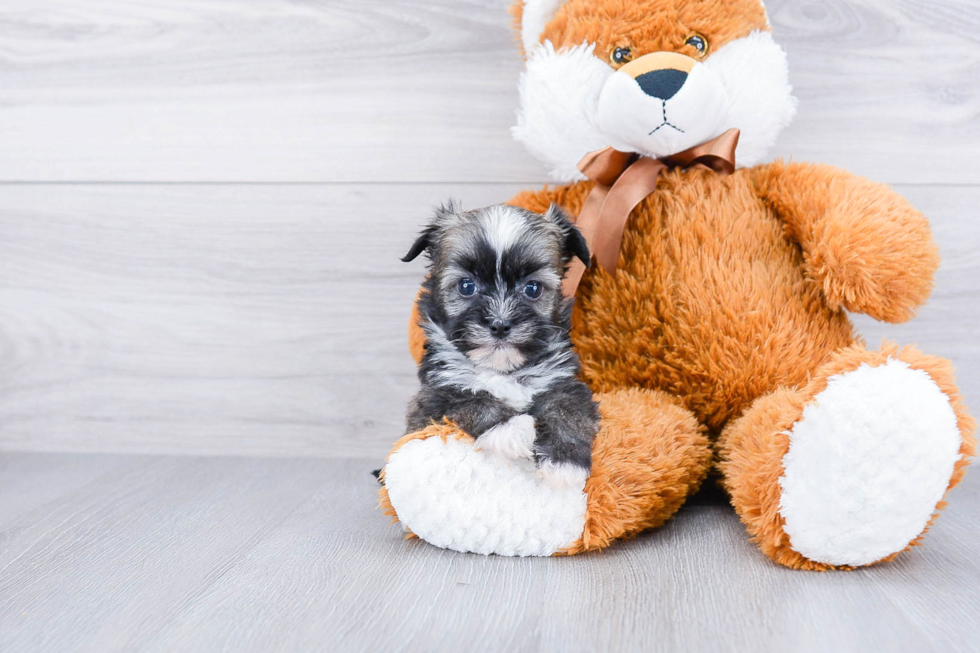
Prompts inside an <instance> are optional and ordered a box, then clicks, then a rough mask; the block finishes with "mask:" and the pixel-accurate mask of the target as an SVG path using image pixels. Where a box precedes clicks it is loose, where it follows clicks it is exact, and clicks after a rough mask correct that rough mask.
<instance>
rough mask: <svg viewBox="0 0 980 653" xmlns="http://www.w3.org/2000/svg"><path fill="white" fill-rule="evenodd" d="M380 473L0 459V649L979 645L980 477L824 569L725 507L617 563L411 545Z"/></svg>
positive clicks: (284, 464)
mask: <svg viewBox="0 0 980 653" xmlns="http://www.w3.org/2000/svg"><path fill="white" fill-rule="evenodd" d="M376 462H377V461H376V460H364V459H348V460H335V459H334V460H329V459H268V458H267V459H252V458H227V457H224V458H187V457H183V458H172V457H159V456H108V455H85V454H30V453H7V454H3V455H2V457H0V475H2V478H3V479H4V481H3V485H2V487H3V490H2V493H0V499H2V500H3V504H5V505H6V506H7V509H6V510H5V511H4V512H3V513H2V514H0V650H3V651H4V652H5V653H15V652H21V651H23V652H31V653H42V652H46V651H52V652H58V653H60V652H63V651H92V652H103V651H110V650H127V651H132V650H139V651H161V652H172V651H212V652H213V651H234V652H236V653H245V652H249V651H272V650H276V651H301V650H307V651H312V650H320V651H474V652H478V651H487V652H496V651H548V652H550V651H556V652H557V651H561V652H574V651H665V652H671V653H679V652H685V651H691V652H697V651H709V650H724V651H753V652H760V653H761V652H765V651H779V652H781V651H801V652H803V651H835V652H838V653H845V652H849V651H854V652H858V651H860V652H865V651H891V652H896V651H914V652H916V653H926V652H930V651H936V652H941V653H951V652H956V651H974V650H977V647H978V646H980V629H978V622H977V616H976V606H977V605H978V602H980V583H978V582H977V581H978V579H980V574H978V570H980V567H978V564H977V555H976V553H977V551H976V542H977V541H978V538H980V477H977V476H974V477H971V478H968V479H967V481H966V482H965V484H964V485H963V486H961V487H960V488H958V489H957V490H956V491H955V492H954V494H953V495H952V500H951V502H950V505H949V507H948V509H947V511H946V514H945V515H944V516H943V518H941V519H940V520H939V521H938V523H937V524H936V526H935V528H934V529H933V530H932V532H931V533H930V534H929V535H928V537H927V540H926V546H923V547H920V548H917V549H915V550H914V551H911V552H909V553H908V554H906V555H904V556H902V557H901V558H899V559H898V560H896V561H895V562H893V563H891V564H887V565H884V566H880V567H876V568H872V569H867V570H862V571H857V572H853V573H826V574H820V573H806V572H795V571H790V570H786V569H783V568H780V567H777V566H776V565H774V564H772V563H770V562H769V561H768V560H767V559H765V558H763V557H762V556H761V555H760V554H759V553H758V552H757V551H756V550H755V549H754V547H753V546H752V545H751V544H750V543H749V542H747V541H746V538H745V533H744V530H743V528H742V526H741V524H740V523H739V522H738V520H737V518H736V517H735V515H734V514H733V512H732V511H731V509H730V508H729V507H728V506H726V505H725V504H724V501H723V500H719V498H718V497H717V496H714V495H708V494H707V493H706V494H703V495H702V496H701V497H699V499H698V500H696V501H695V502H693V503H692V504H691V505H689V506H687V507H686V508H685V509H683V510H682V512H681V513H680V514H679V515H678V516H677V517H676V519H674V520H673V521H672V522H670V523H669V524H668V525H667V526H665V527H664V528H662V529H660V530H659V531H657V532H656V533H650V534H647V535H644V536H642V537H640V538H639V539H638V540H636V541H634V542H627V543H622V544H619V545H617V546H615V547H613V548H612V549H609V550H608V551H605V552H601V553H595V554H587V555H583V556H577V557H573V558H546V559H529V558H524V559H521V558H501V557H484V556H478V555H466V554H459V553H453V552H448V551H443V550H440V549H436V548H434V547H431V546H428V545H426V544H423V543H420V542H418V541H407V540H404V539H403V538H402V537H401V532H400V529H399V528H398V527H397V526H395V525H389V524H388V523H387V520H386V519H383V518H382V517H381V516H380V515H379V514H378V513H377V512H375V511H374V509H373V508H374V503H375V490H376V483H375V481H374V479H373V478H372V477H371V476H370V475H369V473H368V470H370V469H371V468H372V466H373V465H374V464H375V463H376ZM39 486H40V487H43V488H44V489H43V496H41V495H39V493H38V491H37V490H36V488H37V487H39ZM11 505H16V506H17V509H16V510H12V509H10V506H11Z"/></svg>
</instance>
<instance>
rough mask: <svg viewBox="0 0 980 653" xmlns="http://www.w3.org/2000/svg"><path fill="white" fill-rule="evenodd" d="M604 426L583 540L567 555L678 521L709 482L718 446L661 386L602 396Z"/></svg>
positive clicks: (588, 484) (594, 450)
mask: <svg viewBox="0 0 980 653" xmlns="http://www.w3.org/2000/svg"><path fill="white" fill-rule="evenodd" d="M596 399H597V400H598V401H599V410H600V412H601V413H602V427H601V430H600V432H599V435H598V437H597V438H596V442H595V444H594V445H593V447H592V474H591V475H590V476H589V479H588V481H586V483H585V494H586V496H587V497H588V506H587V510H586V516H585V528H584V530H583V533H582V537H581V539H580V540H578V541H576V542H575V543H574V544H572V545H571V546H570V547H568V548H567V549H566V550H565V551H564V552H565V553H569V554H572V553H580V552H582V551H590V550H592V549H601V548H603V547H606V546H609V545H610V544H611V543H612V542H613V540H616V539H619V538H623V537H632V536H634V535H636V534H637V533H639V532H640V531H643V530H646V529H648V528H655V527H657V526H660V525H661V524H663V523H664V522H665V521H667V520H668V519H670V518H671V517H672V516H673V515H674V513H675V512H677V510H678V508H680V507H681V505H683V503H684V501H685V500H686V499H687V497H688V496H690V495H691V494H693V493H694V492H696V491H697V489H698V488H699V487H701V482H702V481H703V480H704V478H705V476H707V474H708V471H709V469H710V468H711V459H712V454H711V445H710V443H709V441H708V438H707V436H706V435H705V433H704V429H703V428H702V427H701V425H700V424H698V421H697V418H695V417H694V414H693V413H691V412H690V411H688V410H687V409H686V408H683V407H681V406H680V405H679V404H678V402H677V400H676V399H674V398H673V397H671V396H670V395H668V394H666V393H664V392H659V391H656V390H639V389H629V390H619V391H616V392H609V393H605V394H598V395H596Z"/></svg>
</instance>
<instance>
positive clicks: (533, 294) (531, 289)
mask: <svg viewBox="0 0 980 653" xmlns="http://www.w3.org/2000/svg"><path fill="white" fill-rule="evenodd" d="M543 290H544V288H542V287H541V284H540V283H538V282H537V281H528V282H527V283H526V284H524V294H525V295H527V296H528V297H529V298H531V299H537V298H538V297H540V296H541V292H542V291H543Z"/></svg>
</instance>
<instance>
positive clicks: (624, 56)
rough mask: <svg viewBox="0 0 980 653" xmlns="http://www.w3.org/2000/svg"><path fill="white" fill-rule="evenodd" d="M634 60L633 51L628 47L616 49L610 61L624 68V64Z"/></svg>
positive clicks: (610, 54)
mask: <svg viewBox="0 0 980 653" xmlns="http://www.w3.org/2000/svg"><path fill="white" fill-rule="evenodd" d="M632 59H633V50H631V49H630V48H628V47H621V48H616V49H615V50H613V51H612V52H610V53H609V61H610V62H611V63H612V65H614V66H617V67H619V66H622V65H623V64H624V63H627V62H628V61H630V60H632Z"/></svg>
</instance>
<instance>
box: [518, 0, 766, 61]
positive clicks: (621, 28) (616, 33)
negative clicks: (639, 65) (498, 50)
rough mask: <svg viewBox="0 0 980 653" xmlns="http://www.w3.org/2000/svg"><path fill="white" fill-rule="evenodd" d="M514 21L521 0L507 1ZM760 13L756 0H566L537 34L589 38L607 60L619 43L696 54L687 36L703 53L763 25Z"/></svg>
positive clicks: (574, 40)
mask: <svg viewBox="0 0 980 653" xmlns="http://www.w3.org/2000/svg"><path fill="white" fill-rule="evenodd" d="M510 11H511V14H512V15H513V16H514V21H515V26H517V27H518V31H519V27H520V21H521V17H522V15H523V11H524V3H523V0H517V2H515V3H514V4H513V5H511V10H510ZM768 29H769V26H768V24H767V23H766V14H765V11H764V10H763V8H762V5H761V4H760V3H759V2H758V0H683V1H681V0H669V1H661V2H656V3H651V2H636V0H604V1H600V2H596V0H569V2H566V3H565V4H564V5H562V7H561V8H560V9H559V10H558V13H557V14H556V15H555V17H554V19H553V20H552V21H551V22H550V23H549V24H548V26H547V27H546V29H545V31H544V33H543V34H542V35H541V39H542V40H543V39H548V40H550V41H551V42H552V43H554V45H555V48H559V49H560V48H563V47H573V46H576V45H580V44H581V43H583V42H588V43H595V44H596V54H597V56H599V57H600V58H601V59H603V60H604V61H605V60H608V57H609V54H610V53H611V52H612V51H613V50H615V49H616V48H619V47H629V48H630V49H632V51H633V52H634V53H635V54H636V56H639V55H642V54H647V53H649V52H661V51H671V52H680V53H681V54H686V55H688V56H690V57H694V58H696V59H698V58H701V54H700V53H699V52H698V51H697V50H696V49H695V48H694V47H692V46H691V45H688V44H687V43H686V41H687V39H688V38H689V37H690V36H692V35H694V34H698V35H700V36H703V37H704V38H705V39H706V40H707V41H708V50H707V53H706V55H710V54H711V52H712V51H713V50H715V49H718V48H720V47H721V46H723V45H725V44H726V43H728V42H730V41H733V40H735V39H738V38H741V37H743V36H746V35H748V34H749V33H750V32H752V31H753V30H768Z"/></svg>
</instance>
